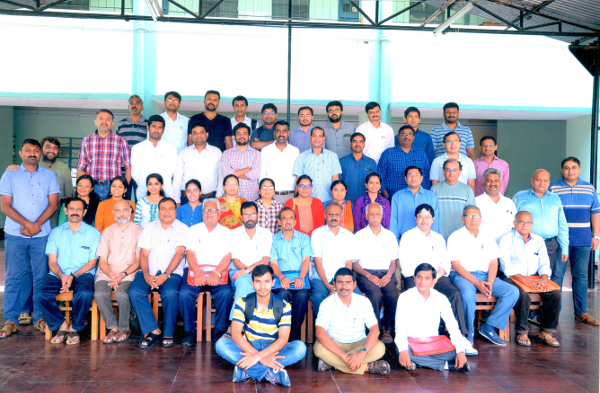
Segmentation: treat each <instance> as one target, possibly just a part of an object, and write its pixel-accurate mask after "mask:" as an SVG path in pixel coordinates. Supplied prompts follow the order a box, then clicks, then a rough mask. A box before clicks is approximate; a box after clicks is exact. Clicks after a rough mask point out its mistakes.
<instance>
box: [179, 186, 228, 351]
mask: <svg viewBox="0 0 600 393" xmlns="http://www.w3.org/2000/svg"><path fill="white" fill-rule="evenodd" d="M220 216H221V210H220V209H219V201H218V200H217V199H215V198H210V199H207V200H205V201H204V203H203V205H202V221H203V222H201V223H200V224H196V225H193V226H192V227H191V228H190V230H189V233H188V235H187V240H186V241H185V247H186V257H187V261H188V264H189V266H190V267H189V271H188V275H189V277H184V280H183V281H182V282H181V287H180V288H179V308H180V309H181V315H182V316H183V320H184V324H185V326H184V327H185V337H184V339H183V341H182V342H181V344H182V345H183V346H193V345H195V344H196V300H197V299H198V294H199V293H200V292H206V291H208V292H210V296H211V297H212V298H213V299H214V301H215V307H216V310H217V312H216V314H215V323H214V325H215V333H214V334H215V337H216V339H217V340H218V339H219V338H221V336H222V335H223V334H224V333H225V332H226V331H227V325H228V319H229V311H230V310H231V306H232V305H233V290H232V289H231V284H230V282H229V281H227V283H225V284H223V275H224V274H227V267H228V266H229V263H230V262H231V231H230V230H229V229H227V228H225V227H224V226H222V225H219V217H220ZM192 279H193V282H194V284H193V285H190V284H189V283H188V280H192Z"/></svg>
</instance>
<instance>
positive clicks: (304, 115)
mask: <svg viewBox="0 0 600 393" xmlns="http://www.w3.org/2000/svg"><path fill="white" fill-rule="evenodd" d="M298 117H312V115H309V114H307V113H303V114H301V115H298Z"/></svg>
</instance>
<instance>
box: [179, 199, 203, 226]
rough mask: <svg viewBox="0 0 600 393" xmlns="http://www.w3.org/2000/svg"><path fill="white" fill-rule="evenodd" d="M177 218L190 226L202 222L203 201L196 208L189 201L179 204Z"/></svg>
mask: <svg viewBox="0 0 600 393" xmlns="http://www.w3.org/2000/svg"><path fill="white" fill-rule="evenodd" d="M177 219H178V220H179V221H181V223H182V224H185V225H187V226H188V227H191V226H192V225H196V224H200V223H201V222H202V203H201V204H199V205H198V206H196V208H195V209H194V208H192V206H191V205H190V204H189V203H186V204H185V205H181V206H179V207H178V208H177Z"/></svg>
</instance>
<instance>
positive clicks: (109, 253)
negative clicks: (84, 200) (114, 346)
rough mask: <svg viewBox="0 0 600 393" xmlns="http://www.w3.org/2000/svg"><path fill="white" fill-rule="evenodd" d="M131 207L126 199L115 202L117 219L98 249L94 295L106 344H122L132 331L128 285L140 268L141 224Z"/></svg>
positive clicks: (105, 232)
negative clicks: (133, 217) (130, 326)
mask: <svg viewBox="0 0 600 393" xmlns="http://www.w3.org/2000/svg"><path fill="white" fill-rule="evenodd" d="M131 210H132V209H131V205H130V204H129V202H128V201H126V200H125V199H120V200H118V201H116V202H115V203H114V204H113V207H112V212H113V216H114V217H115V220H116V221H117V222H116V223H115V224H112V225H111V226H109V227H108V228H106V229H105V230H104V231H103V232H102V238H101V239H100V244H99V245H98V250H97V251H96V255H98V257H99V258H100V261H99V269H98V270H96V280H95V283H94V297H95V298H96V304H97V305H98V310H99V311H100V315H102V318H103V319H104V322H105V323H106V328H107V329H108V330H109V332H108V334H107V335H106V337H105V338H104V340H103V342H104V344H111V343H113V342H115V343H122V342H124V341H126V340H127V339H128V338H129V335H130V334H131V330H130V328H129V314H130V312H131V301H130V300H129V287H130V286H131V283H132V282H133V277H134V275H135V272H137V271H138V270H139V268H140V261H139V255H140V252H139V250H138V249H137V243H138V240H139V238H140V235H141V234H142V227H140V226H139V225H136V224H134V223H133V222H131ZM113 292H114V297H115V300H116V301H117V304H118V305H119V319H118V320H117V317H116V316H115V313H114V309H113V306H112V302H111V300H110V295H111V293H113Z"/></svg>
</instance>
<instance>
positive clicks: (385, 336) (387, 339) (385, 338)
mask: <svg viewBox="0 0 600 393" xmlns="http://www.w3.org/2000/svg"><path fill="white" fill-rule="evenodd" d="M381 342H382V343H384V344H391V343H393V342H394V338H393V337H392V335H391V334H390V332H388V331H387V330H384V331H383V333H381Z"/></svg>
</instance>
